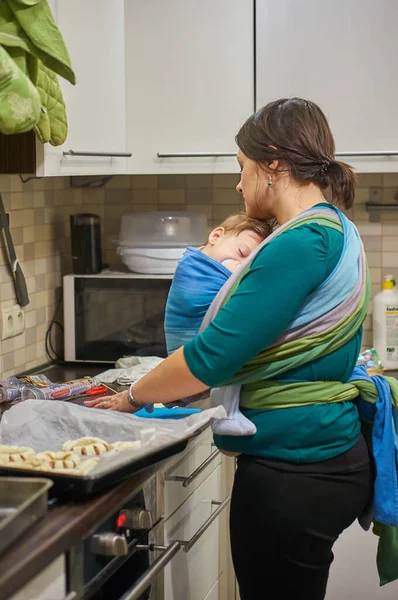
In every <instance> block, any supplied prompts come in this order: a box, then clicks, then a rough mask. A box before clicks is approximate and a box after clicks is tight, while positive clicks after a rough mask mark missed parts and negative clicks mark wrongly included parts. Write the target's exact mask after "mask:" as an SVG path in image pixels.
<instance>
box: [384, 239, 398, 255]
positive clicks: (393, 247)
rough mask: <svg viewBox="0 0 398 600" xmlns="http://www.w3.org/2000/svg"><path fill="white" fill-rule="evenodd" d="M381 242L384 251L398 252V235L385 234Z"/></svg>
mask: <svg viewBox="0 0 398 600" xmlns="http://www.w3.org/2000/svg"><path fill="white" fill-rule="evenodd" d="M381 242H382V250H383V252H398V236H383V237H382V238H381Z"/></svg>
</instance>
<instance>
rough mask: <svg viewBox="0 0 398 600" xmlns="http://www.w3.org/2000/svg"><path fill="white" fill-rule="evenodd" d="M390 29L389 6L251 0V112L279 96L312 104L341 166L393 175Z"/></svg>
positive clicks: (396, 48) (397, 43)
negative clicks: (329, 133) (326, 126)
mask: <svg viewBox="0 0 398 600" xmlns="http://www.w3.org/2000/svg"><path fill="white" fill-rule="evenodd" d="M397 23H398V2H397V0H379V2H374V0H335V1H334V2H325V1H319V0H305V1H302V2H297V0H279V2H277V3H275V2H273V1H271V0H257V2H256V58H257V60H256V63H257V69H256V70H257V73H256V74H257V94H256V106H257V108H260V107H261V106H263V105H264V104H266V103H267V102H269V101H271V100H275V99H277V98H282V97H286V96H287V97H289V96H301V97H303V98H306V99H308V100H313V101H314V102H316V103H318V104H319V105H320V106H321V108H322V109H323V110H324V112H325V114H326V116H327V118H328V119H329V122H330V125H331V128H332V131H333V134H334V137H335V142H336V151H337V152H338V153H347V154H345V155H344V156H342V157H341V159H342V160H346V161H347V162H349V163H351V164H352V165H353V166H355V167H356V168H357V170H358V171H362V172H367V171H368V172H378V171H384V172H388V171H397V170H398V156H391V153H394V152H395V153H396V154H398V118H397V97H398V79H397V73H398V36H397ZM363 153H366V154H371V155H372V156H363ZM383 153H385V154H384V155H381V154H383ZM387 153H390V155H387ZM361 154H362V156H361Z"/></svg>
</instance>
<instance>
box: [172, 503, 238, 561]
mask: <svg viewBox="0 0 398 600" xmlns="http://www.w3.org/2000/svg"><path fill="white" fill-rule="evenodd" d="M230 501H231V496H228V497H227V498H225V500H223V501H222V502H217V501H216V500H212V502H211V503H212V505H213V506H214V505H215V506H217V509H216V510H215V511H214V512H213V513H211V515H210V517H209V518H208V519H207V521H205V522H204V523H203V525H202V526H201V527H199V529H198V531H197V532H196V533H194V534H193V536H192V537H191V539H190V540H188V542H184V541H181V540H180V544H181V546H183V547H184V552H189V551H190V550H191V548H192V547H193V546H194V545H195V544H196V542H197V541H199V539H200V538H201V537H202V535H203V534H204V533H205V531H206V530H207V529H208V528H209V527H210V525H211V524H212V523H213V521H215V520H216V519H217V517H218V516H219V515H220V514H221V513H222V511H223V510H224V508H226V507H227V506H228V504H229V503H230Z"/></svg>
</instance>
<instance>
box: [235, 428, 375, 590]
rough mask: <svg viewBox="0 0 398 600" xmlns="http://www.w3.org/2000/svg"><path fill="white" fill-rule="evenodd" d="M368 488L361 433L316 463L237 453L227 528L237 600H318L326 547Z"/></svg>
mask: <svg viewBox="0 0 398 600" xmlns="http://www.w3.org/2000/svg"><path fill="white" fill-rule="evenodd" d="M372 491H373V467H372V465H371V462H370V459H369V454H368V449H367V446H366V443H365V441H364V439H363V437H362V436H360V439H359V441H358V442H357V444H356V445H355V446H354V448H352V449H351V450H349V451H348V452H345V453H344V454H342V455H340V456H338V457H336V458H333V459H331V460H327V461H324V462H321V463H311V464H292V463H286V462H282V461H277V460H268V459H262V458H257V457H253V456H247V455H242V456H240V457H239V458H238V468H237V471H236V475H235V482H234V488H233V492H232V501H231V523H230V527H231V547H232V557H233V562H234V567H235V572H236V576H237V579H238V583H239V588H240V593H241V600H323V598H324V597H325V593H326V585H327V580H328V576H329V568H330V564H331V562H332V560H333V552H332V547H333V544H334V542H335V541H336V539H337V538H338V536H339V535H340V533H341V532H342V531H343V530H344V529H346V528H347V527H348V526H349V525H351V523H353V522H354V521H355V519H356V518H357V517H358V516H360V515H361V513H362V512H363V511H364V510H365V508H366V506H367V505H368V503H369V501H370V500H371V497H372Z"/></svg>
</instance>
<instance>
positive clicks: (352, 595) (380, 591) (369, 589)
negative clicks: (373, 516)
mask: <svg viewBox="0 0 398 600" xmlns="http://www.w3.org/2000/svg"><path fill="white" fill-rule="evenodd" d="M377 541H378V538H377V537H376V536H375V535H373V533H372V532H371V531H366V532H365V531H363V529H361V528H360V526H359V525H358V522H355V523H354V524H353V525H351V527H349V528H348V529H347V530H346V531H344V532H343V533H342V534H341V536H340V538H339V539H338V540H337V542H336V544H335V547H334V548H333V553H334V561H333V563H332V566H331V570H330V577H329V583H328V589H327V593H326V600H397V598H398V581H394V582H393V583H389V584H388V585H386V586H383V587H382V588H381V587H379V578H378V575H377V568H376V552H377Z"/></svg>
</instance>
